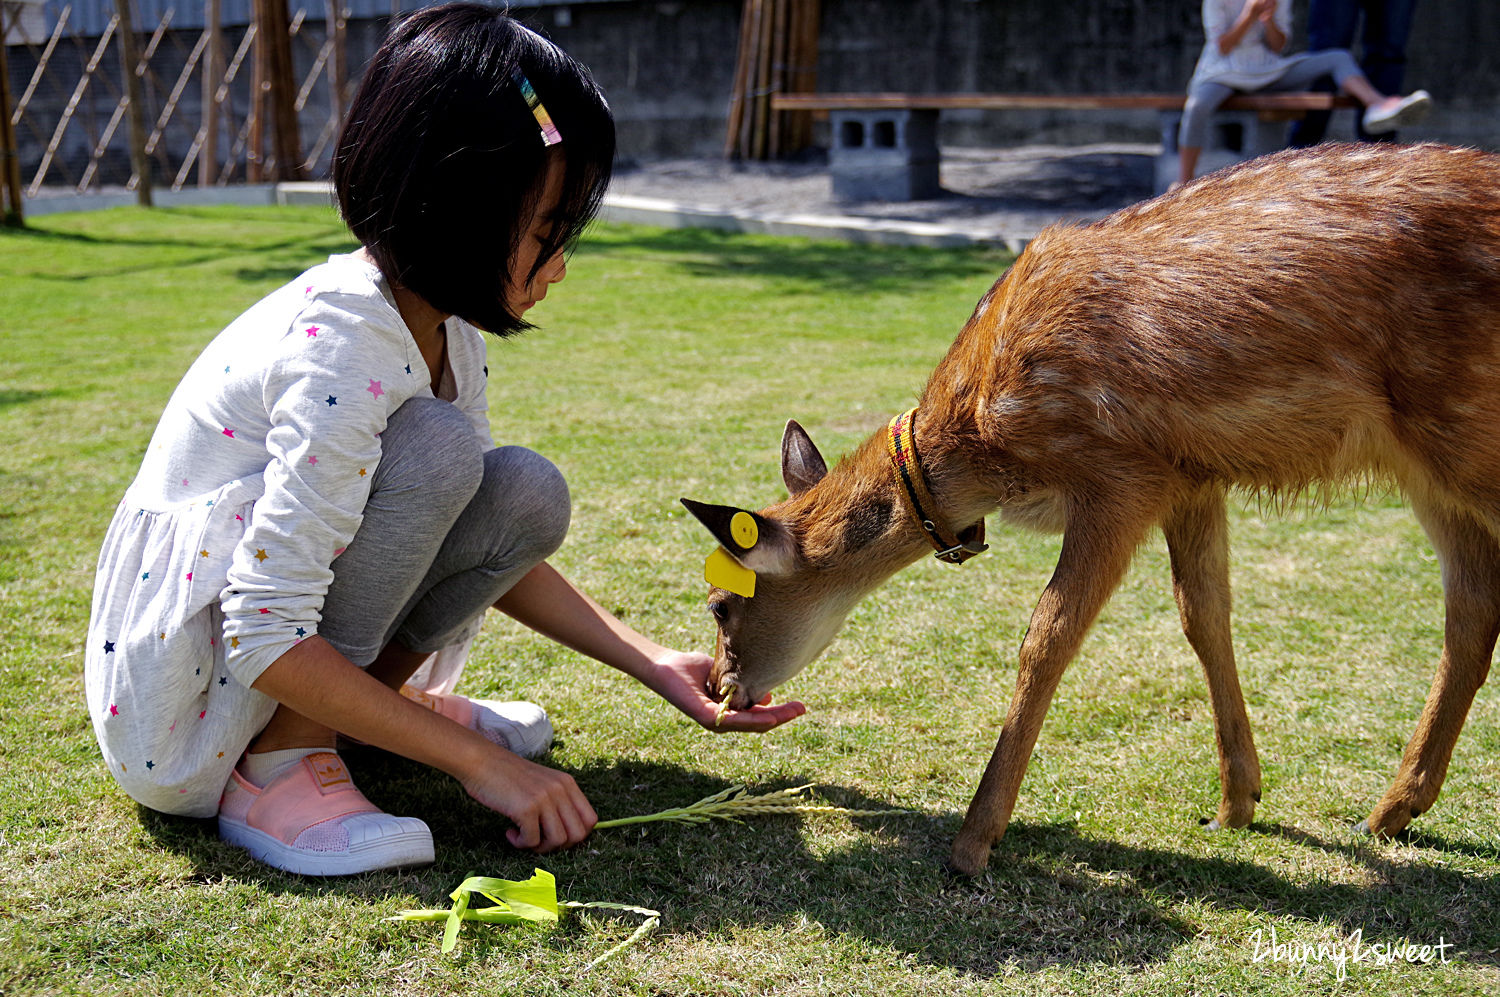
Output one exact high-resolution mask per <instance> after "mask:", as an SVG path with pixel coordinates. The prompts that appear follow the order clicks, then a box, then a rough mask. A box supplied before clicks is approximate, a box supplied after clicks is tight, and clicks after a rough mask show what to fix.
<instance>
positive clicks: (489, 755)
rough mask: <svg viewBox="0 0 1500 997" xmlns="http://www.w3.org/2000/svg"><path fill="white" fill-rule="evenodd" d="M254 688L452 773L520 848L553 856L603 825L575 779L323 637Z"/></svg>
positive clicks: (282, 661)
mask: <svg viewBox="0 0 1500 997" xmlns="http://www.w3.org/2000/svg"><path fill="white" fill-rule="evenodd" d="M254 688H255V689H257V690H259V691H260V692H263V693H265V694H266V695H268V696H270V697H271V698H272V699H274V700H276V701H277V702H279V703H281V704H282V705H284V706H286V707H287V708H288V709H291V710H295V711H296V712H297V713H299V714H301V715H302V716H304V717H306V718H307V719H308V720H311V721H313V722H314V723H317V724H321V725H323V726H324V727H327V728H329V729H330V730H335V731H339V732H341V733H344V734H347V735H349V736H350V737H355V738H358V739H359V740H361V741H364V742H366V743H368V744H373V745H375V746H376V747H379V748H384V749H385V750H387V751H393V752H395V753H396V754H398V755H402V756H404V757H406V758H410V759H411V760H412V761H415V762H421V763H422V764H424V765H430V766H432V767H433V768H435V769H439V770H440V771H443V772H447V773H448V774H449V775H451V776H453V777H454V778H455V779H457V780H458V781H459V782H460V783H461V784H462V785H463V787H464V789H465V790H466V791H467V792H468V794H469V795H470V796H472V797H474V799H476V800H478V801H479V802H480V803H482V804H484V805H485V806H487V807H489V808H490V809H491V810H496V811H499V812H500V813H502V814H504V815H505V816H507V817H509V818H510V819H511V820H513V821H515V823H516V827H515V828H514V829H513V830H511V831H509V832H507V835H506V836H507V837H508V838H509V839H510V842H511V844H513V845H515V846H516V847H517V848H529V849H535V850H536V851H540V852H549V851H552V850H554V849H557V848H563V847H565V846H567V845H572V844H577V843H578V842H580V841H582V840H583V839H584V838H586V837H587V836H588V833H589V831H590V830H591V829H592V828H593V826H594V824H595V823H597V821H598V816H597V815H596V814H595V813H594V809H593V807H591V806H589V801H588V799H587V798H585V797H584V795H583V792H582V791H581V790H580V789H579V788H578V785H577V783H575V782H574V781H573V777H572V776H570V775H568V774H566V773H564V772H559V771H557V770H556V769H550V768H547V767H546V766H543V765H537V764H536V763H534V762H529V761H527V760H526V759H524V758H521V757H519V756H518V755H515V754H512V753H511V752H509V751H506V750H505V749H504V748H502V747H500V746H499V745H496V744H493V743H491V742H490V741H489V740H487V739H486V738H485V737H484V735H482V734H480V733H479V732H477V731H473V730H470V729H468V728H467V727H464V726H462V725H460V724H456V723H454V722H453V721H452V720H449V719H447V718H446V717H444V716H442V715H440V714H438V713H435V712H433V711H432V710H429V709H426V708H425V707H422V706H419V705H417V704H416V703H414V702H412V701H410V700H408V699H406V698H405V697H403V696H402V695H401V694H400V693H398V692H396V691H395V690H394V689H391V688H390V687H389V686H386V685H384V684H382V683H381V682H380V681H379V680H377V679H376V678H374V677H373V676H371V675H367V674H366V673H365V672H364V670H363V669H361V668H359V667H357V666H356V665H355V664H354V663H353V662H351V661H350V660H349V659H348V658H346V657H344V656H343V655H342V654H340V653H339V652H338V651H337V650H336V649H335V648H334V647H333V645H331V644H329V643H328V642H327V641H325V640H323V639H322V638H321V637H318V636H313V637H309V638H308V639H307V640H304V641H302V643H300V644H298V645H296V646H295V647H293V648H292V649H291V650H290V651H287V652H286V653H285V654H283V655H282V656H281V657H279V658H277V659H276V660H275V661H274V662H272V663H271V665H270V667H268V668H267V669H266V670H265V671H264V672H262V673H261V675H260V677H259V678H258V679H256V680H255V683H254ZM303 746H305V745H300V744H265V743H259V744H258V745H257V747H259V748H260V749H261V750H273V749H275V748H278V747H303Z"/></svg>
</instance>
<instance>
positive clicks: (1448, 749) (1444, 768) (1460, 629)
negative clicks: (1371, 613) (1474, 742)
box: [1360, 499, 1500, 836]
mask: <svg viewBox="0 0 1500 997" xmlns="http://www.w3.org/2000/svg"><path fill="white" fill-rule="evenodd" d="M1412 505H1413V508H1414V509H1415V511H1416V513H1417V518H1418V519H1419V520H1421V523H1422V526H1423V528H1425V529H1426V531H1427V535H1428V537H1429V538H1431V540H1432V545H1433V547H1434V548H1435V549H1436V550H1437V555H1438V561H1439V562H1440V563H1441V565H1442V569H1443V601H1444V603H1445V608H1446V610H1447V620H1446V621H1445V623H1444V634H1443V655H1442V658H1441V659H1440V660H1439V662H1438V670H1437V675H1436V676H1435V677H1434V678H1433V680H1432V687H1431V689H1430V690H1429V691H1428V693H1427V703H1426V705H1425V706H1424V707H1423V708H1422V716H1421V719H1419V720H1418V721H1417V729H1416V732H1415V733H1414V734H1412V738H1411V740H1410V741H1409V742H1407V745H1406V751H1405V752H1404V753H1403V754H1402V756H1401V767H1400V768H1399V769H1398V770H1397V772H1396V779H1395V781H1394V782H1393V783H1392V784H1391V788H1390V789H1388V790H1386V793H1385V795H1384V796H1382V797H1381V798H1380V802H1379V803H1377V804H1376V805H1375V809H1374V810H1372V811H1371V812H1370V815H1369V817H1368V818H1366V819H1365V821H1364V823H1363V824H1361V825H1360V827H1361V828H1362V829H1363V830H1367V831H1370V832H1372V833H1374V834H1376V835H1382V836H1388V835H1393V834H1396V833H1397V832H1399V831H1400V830H1401V829H1402V828H1404V827H1406V825H1407V823H1408V822H1410V821H1411V819H1412V818H1414V817H1417V816H1419V815H1420V814H1423V813H1425V812H1426V811H1427V810H1428V809H1430V808H1431V807H1432V804H1433V803H1434V802H1435V801H1436V800H1437V795H1438V791H1439V790H1440V789H1442V787H1443V778H1444V777H1445V776H1446V775H1447V774H1448V761H1449V759H1450V758H1452V756H1453V745H1454V743H1455V742H1456V741H1457V740H1458V733H1459V731H1460V730H1462V729H1463V725H1464V720H1465V719H1466V718H1467V717H1468V714H1469V707H1470V706H1471V705H1472V704H1473V702H1474V695H1475V694H1476V693H1477V692H1478V691H1479V687H1480V686H1482V685H1483V684H1484V680H1485V677H1486V676H1487V675H1488V674H1489V670H1490V658H1491V656H1492V655H1493V654H1494V651H1495V639H1496V635H1497V634H1500V543H1497V541H1496V538H1495V535H1494V534H1493V533H1492V532H1490V530H1489V529H1487V528H1486V527H1485V526H1484V525H1483V524H1482V523H1480V521H1478V520H1477V519H1475V518H1474V517H1473V516H1472V515H1470V514H1469V513H1467V512H1464V511H1462V510H1459V509H1455V508H1452V507H1441V506H1438V505H1436V504H1434V503H1431V502H1429V501H1420V502H1419V501H1417V500H1415V499H1414V500H1413V503H1412Z"/></svg>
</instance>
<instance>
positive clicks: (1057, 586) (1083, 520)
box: [948, 503, 1156, 876]
mask: <svg viewBox="0 0 1500 997" xmlns="http://www.w3.org/2000/svg"><path fill="white" fill-rule="evenodd" d="M1155 519H1156V510H1155V509H1151V510H1149V511H1148V510H1146V509H1143V508H1141V507H1140V506H1139V505H1126V504H1124V503H1121V504H1120V505H1118V506H1110V507H1107V508H1105V507H1090V508H1082V509H1075V510H1074V511H1073V512H1072V513H1071V514H1070V515H1069V518H1068V526H1067V530H1066V532H1065V534H1064V536H1063V543H1062V553H1061V555H1060V556H1059V557H1058V561H1057V569H1056V570H1055V571H1054V572H1053V575H1052V580H1051V581H1050V582H1048V583H1047V588H1046V589H1045V590H1044V591H1043V592H1042V597H1041V599H1040V600H1038V602H1037V605H1036V609H1035V611H1033V613H1032V615H1031V625H1030V627H1029V628H1028V629H1027V631H1026V638H1025V640H1023V641H1022V642H1021V654H1020V667H1019V670H1018V673H1017V675H1016V691H1015V695H1014V696H1012V697H1011V701H1010V710H1009V712H1008V713H1007V715H1006V718H1005V726H1004V727H1003V728H1002V729H1001V732H1000V740H999V743H997V744H996V745H995V751H994V754H993V755H992V756H991V757H990V762H989V765H988V766H986V767H985V770H984V776H983V778H982V779H981V780H980V782H979V789H978V790H977V791H976V792H975V794H974V800H973V802H972V803H970V804H969V811H968V813H967V814H966V815H965V816H964V823H963V827H962V828H960V829H959V832H958V837H957V838H955V839H954V842H953V851H952V854H951V856H950V858H949V862H948V865H949V868H950V869H952V870H953V871H955V872H958V873H961V874H963V875H965V876H977V875H979V873H981V872H983V871H984V867H985V865H986V864H988V862H989V856H990V849H991V848H992V847H994V844H995V842H997V841H999V840H1000V838H1001V836H1002V835H1004V834H1005V828H1006V825H1008V824H1009V823H1010V815H1011V811H1012V810H1013V809H1014V808H1015V804H1016V796H1017V794H1018V793H1019V792H1020V788H1021V779H1022V777H1023V776H1024V775H1025V774H1026V763H1027V762H1028V761H1029V760H1030V758H1031V749H1032V748H1033V747H1034V746H1035V745H1036V739H1037V735H1038V734H1039V733H1040V732H1041V727H1042V718H1043V717H1044V716H1046V713H1047V708H1048V707H1049V706H1050V705H1051V704H1052V695H1053V693H1054V692H1056V691H1057V683H1058V682H1059V680H1061V678H1062V674H1063V671H1064V670H1065V669H1066V668H1067V666H1068V662H1070V661H1071V660H1072V659H1073V656H1074V654H1076V653H1077V652H1078V647H1079V645H1080V644H1081V643H1082V642H1083V638H1084V635H1085V634H1086V633H1087V632H1088V629H1089V627H1090V626H1091V625H1092V624H1093V622H1094V618H1095V617H1096V616H1097V615H1098V614H1099V610H1100V609H1101V608H1102V607H1103V605H1104V603H1105V601H1106V600H1108V599H1109V597H1110V595H1111V594H1112V593H1113V592H1114V590H1115V587H1116V586H1118V585H1119V583H1120V579H1121V578H1122V577H1124V575H1125V570H1126V569H1127V568H1128V567H1129V566H1130V559H1131V556H1132V555H1133V554H1134V553H1135V549H1136V547H1138V546H1139V545H1140V542H1141V539H1142V538H1143V537H1144V536H1145V534H1146V530H1147V529H1149V528H1150V527H1151V525H1152V524H1153V523H1154V522H1155Z"/></svg>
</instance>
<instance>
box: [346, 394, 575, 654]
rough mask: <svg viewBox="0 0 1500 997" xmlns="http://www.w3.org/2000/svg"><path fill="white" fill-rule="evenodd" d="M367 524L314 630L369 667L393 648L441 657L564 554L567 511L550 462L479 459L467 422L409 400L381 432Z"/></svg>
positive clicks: (535, 457) (530, 457)
mask: <svg viewBox="0 0 1500 997" xmlns="http://www.w3.org/2000/svg"><path fill="white" fill-rule="evenodd" d="M380 441H381V454H380V464H379V465H378V466H377V467H376V469H375V473H374V475H373V477H372V480H371V485H370V497H369V500H368V501H367V502H366V504H365V511H364V519H363V520H362V521H361V523H360V527H359V530H358V531H357V532H356V533H355V535H354V539H353V540H352V541H350V543H349V546H348V548H347V549H346V550H345V551H344V552H343V553H342V554H340V555H339V556H338V558H337V559H336V560H335V561H334V562H333V582H332V584H331V585H330V586H329V589H328V594H327V595H326V597H325V598H324V601H323V619H322V622H321V623H320V624H319V626H318V633H319V635H320V636H322V637H323V639H324V640H326V641H328V642H329V643H330V644H332V645H333V646H334V647H335V648H337V649H338V650H339V651H340V652H341V653H343V654H344V655H345V656H346V657H347V658H349V660H350V661H352V662H354V663H355V664H356V665H359V666H360V667H361V668H364V667H366V666H368V665H369V664H370V663H371V662H372V661H374V660H375V658H376V656H377V655H379V654H380V652H381V650H382V649H384V648H385V646H386V645H387V644H388V643H390V642H391V641H392V640H395V641H397V642H399V643H400V644H401V645H403V646H404V647H406V648H407V649H408V650H411V651H417V652H430V651H437V650H439V649H441V648H443V647H446V646H448V645H450V644H454V643H457V642H459V641H461V640H463V639H465V638H466V637H469V636H472V635H473V633H474V632H475V631H477V630H478V628H479V623H480V620H481V619H482V617H483V616H484V611H485V610H486V609H487V608H489V607H490V606H491V605H493V604H494V602H495V600H496V599H499V598H500V597H501V596H502V595H504V594H505V593H506V592H508V591H509V590H510V588H511V586H513V585H514V584H515V583H516V582H518V581H520V579H521V578H522V577H523V576H524V575H525V574H526V573H527V572H528V571H530V570H531V569H532V568H534V567H535V566H536V565H538V564H540V563H541V562H542V561H544V560H546V559H547V558H548V557H549V556H551V554H552V553H553V552H554V551H556V550H557V548H558V547H559V546H561V545H562V541H563V537H564V536H566V534H567V532H568V521H569V518H570V516H571V514H572V507H571V503H570V500H569V497H568V485H567V482H565V481H564V480H563V477H562V474H561V473H560V472H559V471H558V470H557V468H556V467H555V466H554V465H553V464H552V462H551V461H549V460H547V458H545V457H542V456H540V455H539V454H536V453H534V452H532V451H530V450H527V449H525V448H524V447H500V448H498V449H495V450H490V451H488V452H486V451H484V450H483V449H482V447H481V445H480V443H479V440H478V439H477V438H476V437H475V435H474V429H473V427H472V426H470V425H469V422H468V420H467V419H466V418H465V417H464V415H463V413H462V412H460V411H459V410H458V409H457V408H455V407H454V406H452V405H450V404H449V403H447V402H445V401H442V400H440V399H436V398H413V399H411V400H409V401H408V402H406V404H404V405H402V406H401V407H400V408H399V409H397V410H396V412H395V413H394V414H393V415H392V416H391V418H390V421H389V423H388V424H387V426H386V429H385V431H384V432H383V433H381V434H380Z"/></svg>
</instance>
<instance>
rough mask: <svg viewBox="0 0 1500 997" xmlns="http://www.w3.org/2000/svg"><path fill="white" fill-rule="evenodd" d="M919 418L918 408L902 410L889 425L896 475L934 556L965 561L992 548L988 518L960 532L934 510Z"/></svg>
mask: <svg viewBox="0 0 1500 997" xmlns="http://www.w3.org/2000/svg"><path fill="white" fill-rule="evenodd" d="M916 421H917V410H916V409H911V410H909V411H906V412H902V413H901V414H900V415H898V416H896V417H895V418H894V419H892V420H891V422H890V425H889V426H887V427H886V437H885V449H886V456H887V457H889V458H890V462H891V470H892V471H893V472H895V475H896V479H897V480H898V481H900V482H901V490H902V492H903V493H905V495H906V500H907V504H908V505H909V506H910V507H911V513H912V515H913V516H915V517H916V520H917V524H918V525H919V526H921V527H922V535H923V536H925V537H926V538H927V542H928V543H930V544H932V548H933V550H935V551H936V552H937V553H935V554H934V555H933V556H934V557H936V558H937V559H938V560H939V561H946V562H947V563H949V564H963V563H964V562H965V561H967V560H968V559H969V558H971V557H973V556H974V555H976V554H982V553H984V552H985V551H987V550H989V549H990V548H989V544H987V543H985V542H984V519H983V518H982V517H981V518H980V520H979V522H977V523H975V524H974V525H973V526H970V527H969V528H968V529H966V530H962V531H960V532H956V533H955V532H954V531H952V530H950V529H948V528H947V526H945V525H944V524H943V523H941V522H940V521H939V520H938V518H937V516H936V514H935V513H934V512H933V510H935V509H936V508H937V502H936V501H934V499H933V497H932V492H930V491H929V490H928V488H927V476H926V475H925V474H923V473H922V462H921V460H920V459H919V458H918V457H917V436H916Z"/></svg>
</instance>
